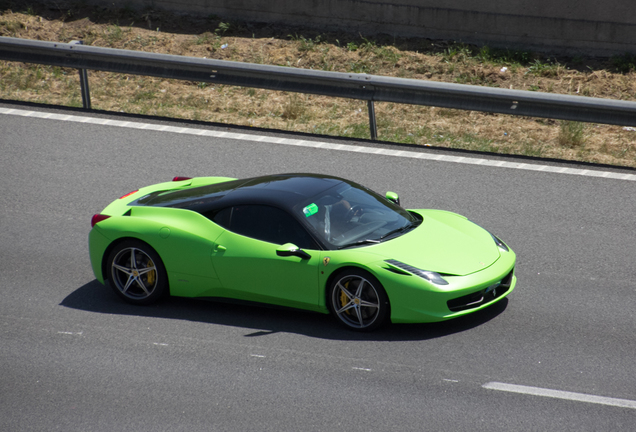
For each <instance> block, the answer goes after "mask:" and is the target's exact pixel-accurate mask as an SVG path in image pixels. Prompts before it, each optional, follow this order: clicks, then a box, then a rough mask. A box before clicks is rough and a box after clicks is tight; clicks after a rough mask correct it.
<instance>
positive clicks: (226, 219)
mask: <svg viewBox="0 0 636 432" xmlns="http://www.w3.org/2000/svg"><path fill="white" fill-rule="evenodd" d="M231 214H232V207H226V208H224V209H222V210H217V211H215V212H214V213H212V214H204V216H205V217H207V218H209V219H212V221H213V222H215V223H216V224H218V225H220V226H222V227H223V228H225V229H228V228H229V227H230V215H231Z"/></svg>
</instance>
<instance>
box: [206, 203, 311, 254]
mask: <svg viewBox="0 0 636 432" xmlns="http://www.w3.org/2000/svg"><path fill="white" fill-rule="evenodd" d="M221 213H223V212H219V213H218V214H217V217H219V216H221ZM214 221H215V222H217V221H216V218H215V220H214ZM217 223H218V224H219V225H221V226H224V227H227V228H228V229H229V230H230V231H233V232H235V233H237V234H241V235H244V236H247V237H252V238H255V239H258V240H262V241H266V242H270V243H275V244H285V243H293V244H295V245H296V246H298V247H300V248H304V249H317V245H316V244H315V242H314V240H313V239H312V238H311V237H310V236H309V234H308V233H307V231H306V230H305V229H304V228H303V227H302V226H301V225H300V224H299V223H298V222H297V221H296V220H295V219H294V218H292V217H291V216H290V215H289V214H287V213H286V212H284V211H283V210H280V209H277V208H275V207H270V206H265V205H243V206H235V207H233V208H232V213H231V220H230V224H229V226H227V225H223V224H222V223H221V222H220V221H218V222H217Z"/></svg>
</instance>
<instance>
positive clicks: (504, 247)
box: [490, 233, 510, 252]
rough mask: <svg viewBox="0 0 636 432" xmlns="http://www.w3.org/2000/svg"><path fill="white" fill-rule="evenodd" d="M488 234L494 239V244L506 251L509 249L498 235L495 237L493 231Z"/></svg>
mask: <svg viewBox="0 0 636 432" xmlns="http://www.w3.org/2000/svg"><path fill="white" fill-rule="evenodd" d="M490 235H491V236H492V239H493V240H494V241H495V244H496V245H497V246H499V248H501V249H503V250H504V251H506V252H510V249H508V246H506V244H505V243H504V242H502V241H501V239H500V238H499V237H497V236H496V235H494V234H493V233H490Z"/></svg>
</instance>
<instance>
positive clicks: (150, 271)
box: [107, 240, 168, 305]
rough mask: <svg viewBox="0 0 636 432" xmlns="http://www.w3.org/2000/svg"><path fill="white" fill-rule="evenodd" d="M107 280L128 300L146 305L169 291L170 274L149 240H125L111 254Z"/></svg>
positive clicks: (119, 294) (118, 293)
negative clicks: (147, 242) (149, 243)
mask: <svg viewBox="0 0 636 432" xmlns="http://www.w3.org/2000/svg"><path fill="white" fill-rule="evenodd" d="M107 271H108V282H109V285H110V286H111V288H112V289H113V291H115V294H117V295H118V296H119V297H121V298H122V299H124V300H125V301H127V302H128V303H132V304H138V305H146V304H151V303H154V302H156V301H157V300H159V299H161V298H162V297H163V296H165V295H166V294H167V293H168V275H167V273H166V268H165V267H164V265H163V262H162V261H161V258H160V257H159V255H158V254H157V252H155V250H154V249H153V248H151V247H150V246H149V245H147V244H146V243H143V242H141V241H138V240H126V241H124V242H122V243H120V244H118V245H117V246H116V247H115V248H114V249H113V250H112V251H111V253H110V254H109V256H108V262H107Z"/></svg>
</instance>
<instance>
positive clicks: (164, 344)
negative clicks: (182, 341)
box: [152, 342, 168, 346]
mask: <svg viewBox="0 0 636 432" xmlns="http://www.w3.org/2000/svg"><path fill="white" fill-rule="evenodd" d="M152 344H153V345H157V346H168V344H167V343H162V342H153V343H152Z"/></svg>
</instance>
